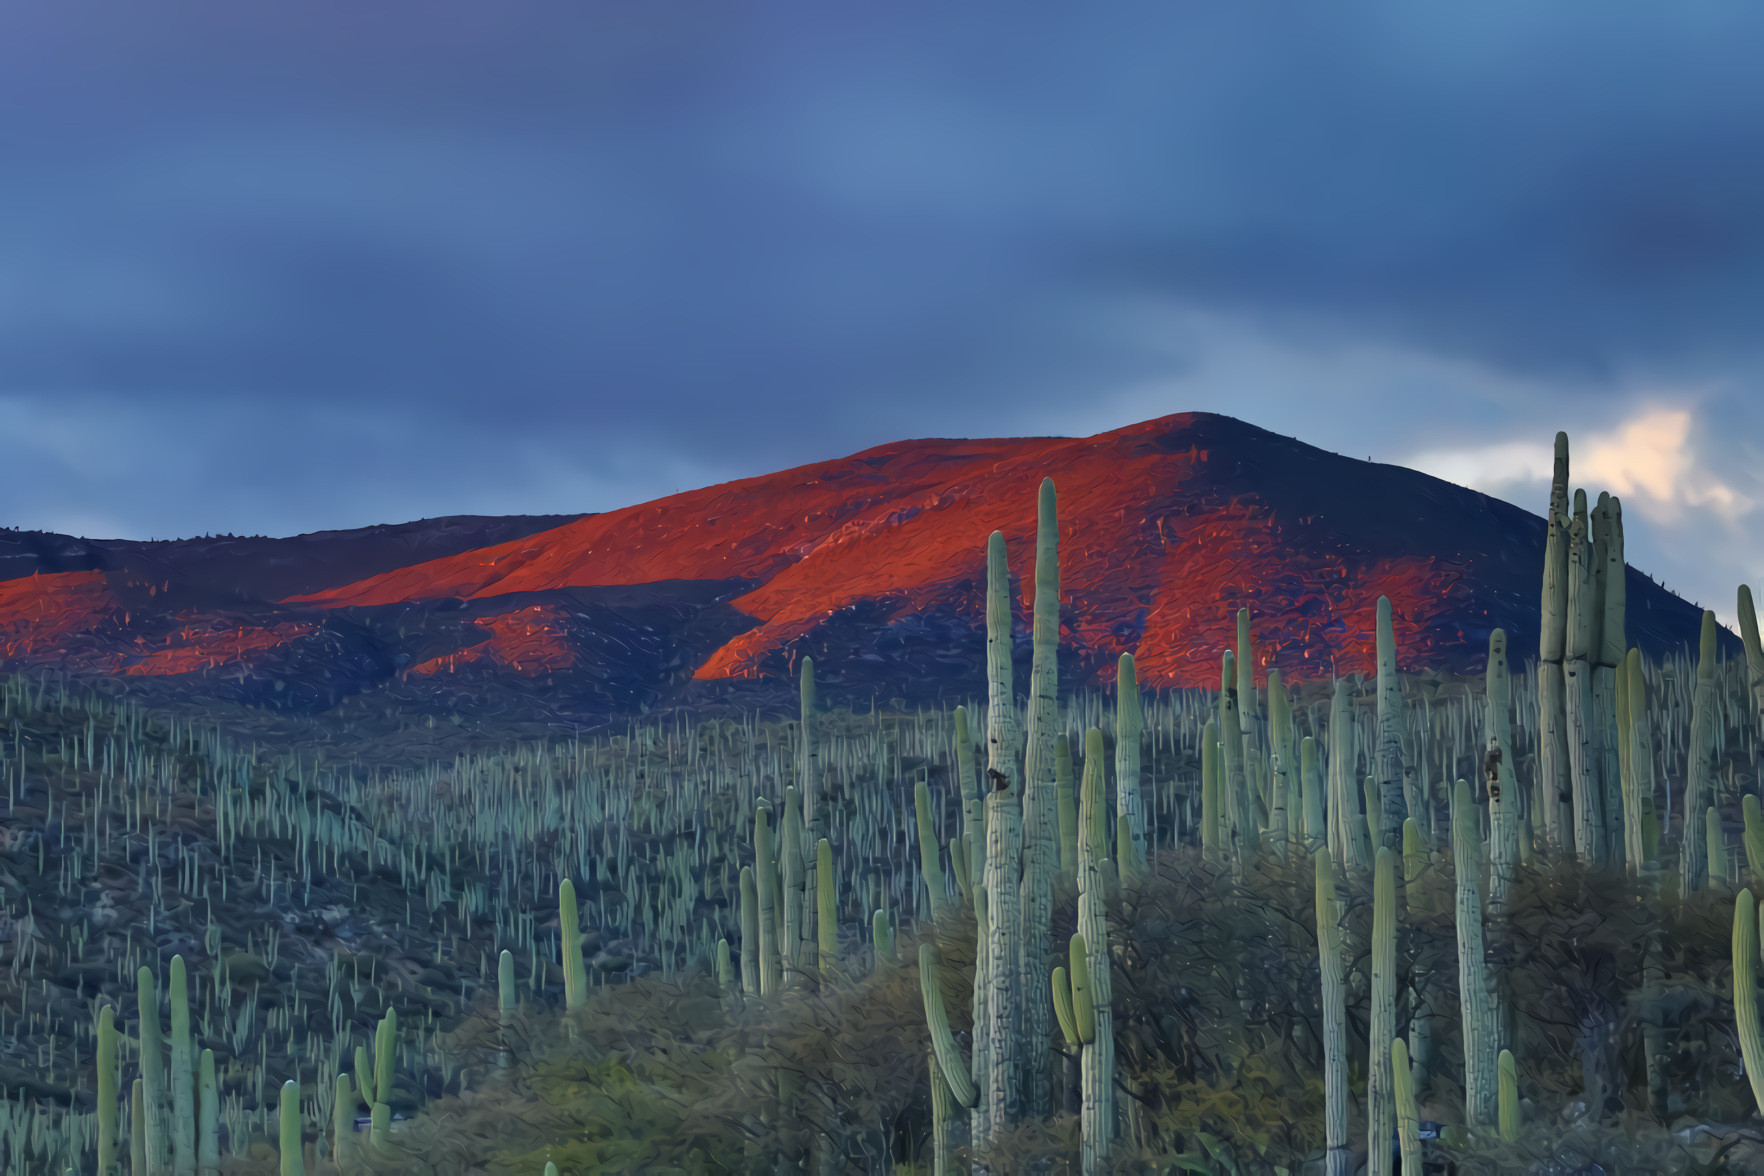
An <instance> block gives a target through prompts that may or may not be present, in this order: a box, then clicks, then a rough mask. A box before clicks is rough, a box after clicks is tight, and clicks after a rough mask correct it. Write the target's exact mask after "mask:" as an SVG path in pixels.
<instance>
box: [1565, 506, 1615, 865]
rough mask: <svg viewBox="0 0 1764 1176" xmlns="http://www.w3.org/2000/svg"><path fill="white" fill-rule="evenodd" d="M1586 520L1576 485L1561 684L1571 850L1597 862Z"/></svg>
mask: <svg viewBox="0 0 1764 1176" xmlns="http://www.w3.org/2000/svg"><path fill="white" fill-rule="evenodd" d="M1588 525H1589V524H1588V520H1587V511H1586V491H1584V490H1576V491H1575V492H1574V517H1573V518H1572V519H1571V520H1570V521H1569V523H1568V539H1567V543H1568V634H1567V646H1566V650H1567V653H1566V657H1565V660H1564V661H1563V663H1562V683H1563V689H1564V692H1565V693H1564V696H1563V697H1564V699H1565V701H1566V706H1567V710H1566V713H1567V716H1568V776H1569V792H1570V795H1571V796H1572V798H1573V804H1574V849H1575V852H1576V853H1577V854H1578V855H1579V857H1580V860H1581V861H1583V862H1585V863H1586V864H1588V865H1592V866H1597V865H1602V864H1604V861H1605V819H1604V790H1603V786H1602V784H1601V783H1600V781H1599V768H1600V760H1601V757H1600V752H1599V733H1598V729H1597V715H1596V712H1595V711H1594V709H1593V697H1592V662H1591V660H1590V658H1591V656H1592V655H1593V653H1595V652H1596V651H1597V650H1598V648H1599V632H1598V625H1599V621H1600V619H1601V618H1600V617H1599V615H1598V611H1597V607H1598V600H1597V593H1596V586H1595V585H1594V583H1593V545H1592V543H1591V541H1590V537H1589V535H1588Z"/></svg>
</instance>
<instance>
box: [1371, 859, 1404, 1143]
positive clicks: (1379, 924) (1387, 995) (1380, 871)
mask: <svg viewBox="0 0 1764 1176" xmlns="http://www.w3.org/2000/svg"><path fill="white" fill-rule="evenodd" d="M1396 992H1397V973H1396V855H1395V854H1394V853H1392V852H1391V850H1390V848H1389V847H1388V846H1380V847H1379V850H1378V856H1377V858H1375V859H1374V861H1373V864H1372V1013H1371V1019H1370V1022H1369V1025H1368V1029H1367V1035H1368V1038H1369V1041H1370V1045H1371V1050H1370V1056H1369V1057H1368V1059H1367V1063H1366V1067H1367V1074H1366V1106H1367V1110H1366V1120H1367V1129H1366V1140H1367V1172H1368V1173H1369V1176H1389V1173H1390V1140H1391V1137H1392V1136H1394V1135H1395V1134H1396V1122H1395V1114H1396V1106H1395V1103H1394V1096H1395V1090H1394V1087H1393V1085H1392V1083H1393V1081H1394V1079H1393V1077H1392V1074H1391V1064H1390V1058H1391V1052H1390V1047H1391V1042H1392V1041H1394V1040H1395V1039H1396Z"/></svg>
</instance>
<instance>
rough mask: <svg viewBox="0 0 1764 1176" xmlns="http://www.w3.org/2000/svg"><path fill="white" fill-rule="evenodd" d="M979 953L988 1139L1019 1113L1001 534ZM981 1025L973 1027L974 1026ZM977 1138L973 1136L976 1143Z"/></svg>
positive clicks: (1015, 881) (1017, 888) (1018, 910)
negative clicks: (984, 923)
mask: <svg viewBox="0 0 1764 1176" xmlns="http://www.w3.org/2000/svg"><path fill="white" fill-rule="evenodd" d="M986 670H987V685H988V707H987V715H986V717H987V734H986V741H987V760H986V777H987V779H988V780H989V781H990V782H991V786H990V788H989V789H988V791H987V793H986V875H985V878H986V880H985V883H984V885H985V888H986V898H987V903H988V912H987V913H988V919H989V925H988V928H987V945H986V954H987V958H988V961H989V966H988V969H987V975H986V983H987V988H988V992H987V997H986V1013H987V1024H986V1027H985V1030H984V1032H985V1033H986V1035H987V1038H988V1046H987V1048H988V1070H987V1090H986V1116H985V1118H986V1124H987V1126H988V1128H989V1130H990V1131H991V1133H992V1139H991V1140H989V1141H988V1142H992V1141H996V1140H998V1139H1000V1138H1001V1137H1002V1136H1003V1135H1004V1134H1005V1133H1006V1132H1008V1131H1010V1130H1011V1129H1012V1128H1013V1127H1015V1126H1016V1125H1017V1123H1018V1121H1019V1120H1020V1119H1021V1117H1022V1113H1023V1090H1022V1080H1023V1058H1024V1045H1023V1038H1024V1035H1025V1025H1024V1023H1023V1009H1024V1001H1023V998H1022V988H1023V972H1022V962H1023V942H1022V934H1023V919H1022V902H1023V896H1022V890H1021V887H1022V882H1023V869H1022V862H1023V808H1022V803H1021V801H1022V796H1021V793H1022V789H1021V787H1020V784H1019V780H1018V777H1017V761H1016V752H1015V749H1016V738H1017V737H1016V729H1015V723H1014V721H1013V720H1014V715H1015V703H1014V702H1013V695H1012V692H1011V597H1010V575H1009V571H1008V569H1007V566H1006V563H1005V543H1004V535H1003V534H1002V533H1000V532H998V531H994V532H992V534H991V536H990V537H989V538H988V540H987V549H986ZM975 1031H976V1032H977V1033H978V1032H981V1030H980V1029H979V1028H976V1030H975ZM978 1142H979V1141H976V1143H978Z"/></svg>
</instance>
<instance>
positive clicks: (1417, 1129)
mask: <svg viewBox="0 0 1764 1176" xmlns="http://www.w3.org/2000/svg"><path fill="white" fill-rule="evenodd" d="M1413 819H1414V818H1412V817H1411V818H1410V820H1413ZM1390 1067H1391V1069H1390V1072H1391V1077H1392V1080H1393V1085H1394V1086H1395V1091H1396V1120H1397V1142H1398V1146H1399V1147H1400V1148H1401V1151H1402V1157H1403V1176H1421V1115H1420V1112H1419V1111H1417V1110H1416V1109H1415V1080H1414V1078H1413V1077H1412V1076H1411V1075H1410V1073H1409V1049H1408V1047H1407V1046H1405V1045H1404V1044H1403V1039H1402V1038H1400V1037H1398V1038H1396V1039H1394V1040H1393V1041H1392V1042H1391V1043H1390ZM1367 1143H1368V1145H1369V1146H1376V1145H1377V1140H1375V1139H1374V1140H1368V1141H1367Z"/></svg>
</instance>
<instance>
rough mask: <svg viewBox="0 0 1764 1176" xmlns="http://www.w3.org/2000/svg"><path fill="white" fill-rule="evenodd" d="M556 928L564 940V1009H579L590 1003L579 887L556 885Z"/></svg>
mask: <svg viewBox="0 0 1764 1176" xmlns="http://www.w3.org/2000/svg"><path fill="white" fill-rule="evenodd" d="M557 926H558V930H559V932H561V934H562V936H563V970H564V1005H565V1006H566V1007H567V1008H572V1009H574V1008H580V1007H581V1006H582V1005H583V1004H585V1003H587V1000H588V973H587V969H586V967H585V966H584V964H583V963H582V920H581V916H580V914H579V913H578V912H577V910H576V884H575V883H574V882H571V881H570V880H569V879H568V878H565V879H564V880H563V881H561V882H559V883H558V884H557Z"/></svg>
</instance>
